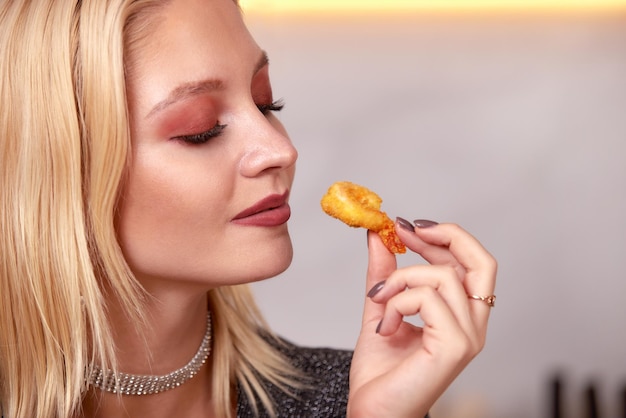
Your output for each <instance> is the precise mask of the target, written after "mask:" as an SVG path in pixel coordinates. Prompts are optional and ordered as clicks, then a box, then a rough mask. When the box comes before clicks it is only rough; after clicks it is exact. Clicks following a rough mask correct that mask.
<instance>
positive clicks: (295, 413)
mask: <svg viewBox="0 0 626 418" xmlns="http://www.w3.org/2000/svg"><path fill="white" fill-rule="evenodd" d="M277 348H278V349H279V351H281V352H282V353H283V354H284V355H285V356H286V358H287V359H288V360H289V361H290V362H291V364H292V365H293V366H294V367H295V368H296V369H298V370H300V371H302V372H303V373H304V375H306V376H308V377H309V380H307V385H308V386H307V388H306V389H300V390H296V391H295V393H294V395H295V396H290V395H288V394H286V393H285V392H283V391H282V390H281V389H279V388H277V387H276V386H274V385H272V384H271V383H268V382H264V383H265V384H266V385H267V386H266V387H267V391H268V394H269V395H270V396H271V398H272V399H273V400H274V402H275V405H276V413H277V417H278V418H339V417H343V418H345V416H346V411H347V406H348V389H349V387H348V383H349V377H350V362H351V361H352V351H347V350H335V349H331V348H305V347H298V346H296V345H294V344H291V343H289V342H287V341H285V344H284V345H283V346H279V347H277ZM239 394H240V396H239V398H238V400H237V418H256V417H257V415H255V414H254V409H253V408H252V405H251V404H250V402H249V400H248V399H247V398H246V396H245V395H243V392H242V390H241V389H240V390H239ZM257 405H259V408H262V406H261V405H260V402H257ZM258 418H269V415H268V414H267V412H266V411H264V410H263V411H260V412H259V415H258ZM425 418H429V416H428V415H426V417H425Z"/></svg>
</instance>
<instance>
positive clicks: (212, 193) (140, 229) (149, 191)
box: [117, 154, 228, 274]
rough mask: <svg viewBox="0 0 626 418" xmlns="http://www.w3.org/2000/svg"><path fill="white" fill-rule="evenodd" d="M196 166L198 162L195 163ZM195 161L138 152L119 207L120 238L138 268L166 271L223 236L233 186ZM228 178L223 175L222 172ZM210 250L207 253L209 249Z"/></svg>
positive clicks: (192, 256) (144, 270) (137, 269)
mask: <svg viewBox="0 0 626 418" xmlns="http://www.w3.org/2000/svg"><path fill="white" fill-rule="evenodd" d="M194 167H195V168H194ZM216 178H220V176H219V175H218V173H212V174H211V173H206V172H205V171H201V170H200V169H199V167H198V166H194V165H193V164H189V163H188V162H187V164H177V163H176V161H175V159H174V158H172V155H171V154H170V155H169V158H167V156H166V155H158V154H157V155H142V154H138V155H137V156H136V158H135V159H134V162H133V167H132V169H131V173H130V175H129V178H128V181H127V183H126V185H125V187H124V190H123V194H122V199H121V201H120V208H119V212H118V223H117V225H118V234H119V238H120V244H121V246H122V249H123V251H124V254H125V256H126V258H127V260H128V263H129V265H130V266H131V268H132V269H133V270H134V271H135V273H139V274H141V273H144V274H147V273H149V271H150V270H154V271H160V272H163V273H165V272H166V271H167V270H168V268H169V266H170V264H172V265H173V263H174V260H177V261H176V263H181V262H184V259H185V258H194V257H198V255H199V254H195V252H197V251H198V249H199V248H202V249H203V250H204V251H205V252H206V251H207V250H208V248H207V243H208V242H209V241H213V240H214V239H216V238H218V237H219V226H220V224H223V223H222V222H221V221H222V219H221V217H220V216H222V214H223V213H224V212H225V210H224V201H225V200H226V196H227V195H228V190H226V189H224V187H225V186H224V184H225V182H220V183H221V184H219V183H217V182H214V181H212V180H211V179H216ZM222 178H223V175H222ZM204 255H206V254H204Z"/></svg>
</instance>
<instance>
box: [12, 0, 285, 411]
mask: <svg viewBox="0 0 626 418" xmlns="http://www.w3.org/2000/svg"><path fill="white" fill-rule="evenodd" d="M0 1H1V3H0V108H1V109H2V111H0V413H1V414H4V416H5V417H11V418H31V417H35V416H36V417H59V418H69V417H72V416H74V415H75V414H77V413H80V406H81V402H82V399H83V397H84V395H85V392H86V391H87V390H88V387H87V384H86V383H85V373H88V372H89V368H90V365H92V364H94V363H95V362H97V363H98V364H100V365H103V366H105V367H109V368H112V369H116V359H115V346H114V345H113V344H112V343H111V341H113V339H112V331H111V327H110V324H109V322H108V318H107V304H106V302H105V301H106V300H109V299H111V298H116V299H117V300H118V301H119V303H120V305H121V306H122V307H123V308H124V309H125V310H126V311H127V313H128V315H129V318H130V320H133V321H138V322H141V321H143V318H144V315H143V311H142V306H144V303H143V302H144V298H145V295H144V293H143V291H142V289H141V288H140V286H139V285H138V283H137V282H136V280H135V279H134V277H133V275H132V273H131V271H130V269H129V268H128V265H127V264H126V262H125V260H124V257H123V254H122V251H121V249H120V247H119V245H118V242H117V239H116V232H115V225H114V217H115V216H114V215H115V210H116V204H117V200H118V197H119V191H120V187H121V184H122V182H123V179H124V175H125V172H126V169H127V167H128V158H129V148H130V134H129V117H128V109H127V98H126V90H125V78H124V76H125V68H124V61H125V54H126V53H128V51H129V50H132V48H133V47H136V46H137V45H139V44H140V42H141V39H142V37H143V36H145V34H146V33H147V30H146V29H147V26H146V25H148V24H149V23H146V22H149V20H147V19H144V18H143V17H145V16H143V14H145V13H148V12H149V11H150V10H152V9H153V8H155V7H158V6H159V5H161V4H163V2H156V1H154V0H109V1H103V0H83V1H67V0H38V1H37V2H33V1H26V0H25V1H19V0H11V1H7V0H0ZM140 16H141V17H142V18H139V17H140ZM209 302H210V305H211V309H212V311H213V318H214V348H213V355H212V361H213V371H214V372H213V388H214V389H213V390H214V393H213V397H214V401H215V403H216V405H217V410H216V412H217V414H218V416H224V417H231V416H232V405H233V403H232V401H233V399H234V397H236V396H237V394H236V392H235V391H233V388H234V387H235V382H238V383H239V384H240V385H241V387H242V388H243V389H244V392H245V393H246V395H247V396H248V397H249V398H250V399H251V401H252V403H253V404H254V405H255V407H256V404H255V403H254V402H255V399H256V398H257V397H258V399H259V400H260V401H261V403H262V404H263V406H264V407H265V408H266V409H267V410H268V411H270V413H272V414H273V407H272V405H271V399H270V398H269V396H268V395H267V394H266V392H265V390H264V384H263V383H262V382H263V381H269V382H271V383H273V384H276V385H278V386H279V387H282V388H283V389H285V390H287V388H288V387H289V386H290V385H292V384H294V383H293V381H292V379H291V377H290V376H293V373H294V372H293V371H292V370H291V368H290V367H289V366H288V364H287V363H286V361H285V360H284V359H283V358H282V357H281V356H280V355H279V354H278V352H277V351H276V350H275V349H274V348H273V347H272V345H271V344H270V343H269V342H267V341H266V338H264V337H263V336H262V334H263V332H259V331H260V329H263V328H266V326H265V324H264V322H263V320H262V318H261V315H260V313H259V311H258V309H257V308H256V305H255V303H254V300H253V297H252V295H251V293H250V290H249V289H248V287H247V286H245V285H243V286H234V287H224V288H219V289H216V290H214V291H211V292H209ZM267 335H270V336H271V334H270V333H269V332H268V333H267ZM270 338H271V337H270ZM251 347H254V349H251Z"/></svg>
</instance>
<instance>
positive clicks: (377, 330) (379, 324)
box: [376, 319, 383, 334]
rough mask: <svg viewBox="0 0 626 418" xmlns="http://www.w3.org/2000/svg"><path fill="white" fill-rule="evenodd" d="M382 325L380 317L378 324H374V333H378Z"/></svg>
mask: <svg viewBox="0 0 626 418" xmlns="http://www.w3.org/2000/svg"><path fill="white" fill-rule="evenodd" d="M382 326H383V320H382V319H381V320H380V322H379V323H378V325H376V334H378V333H380V327H382Z"/></svg>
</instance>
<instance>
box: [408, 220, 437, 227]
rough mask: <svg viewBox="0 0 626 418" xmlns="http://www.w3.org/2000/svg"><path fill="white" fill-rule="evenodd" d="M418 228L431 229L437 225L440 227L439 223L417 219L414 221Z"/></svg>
mask: <svg viewBox="0 0 626 418" xmlns="http://www.w3.org/2000/svg"><path fill="white" fill-rule="evenodd" d="M413 223H414V224H415V226H416V227H418V228H430V227H432V226H435V225H439V223H438V222H435V221H429V220H428V219H416V220H414V221H413Z"/></svg>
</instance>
